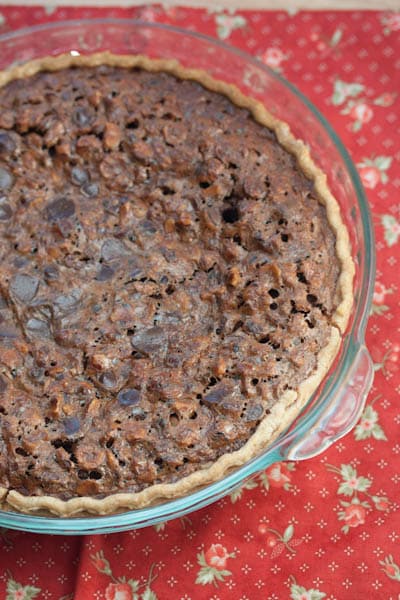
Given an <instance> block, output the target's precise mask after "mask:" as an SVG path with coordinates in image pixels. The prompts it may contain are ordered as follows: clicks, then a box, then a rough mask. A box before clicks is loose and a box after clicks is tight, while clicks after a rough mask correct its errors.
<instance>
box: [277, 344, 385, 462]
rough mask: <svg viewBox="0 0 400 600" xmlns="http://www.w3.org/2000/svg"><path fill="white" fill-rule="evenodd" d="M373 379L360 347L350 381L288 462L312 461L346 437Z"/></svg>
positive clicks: (367, 358)
mask: <svg viewBox="0 0 400 600" xmlns="http://www.w3.org/2000/svg"><path fill="white" fill-rule="evenodd" d="M373 378H374V365H373V362H372V359H371V357H370V355H369V352H368V350H367V348H366V347H365V346H360V347H359V349H358V351H357V353H356V355H355V358H354V362H353V364H352V366H351V368H350V370H349V373H348V375H347V381H345V382H344V383H343V385H341V386H340V387H339V389H338V390H337V391H336V392H335V393H334V394H333V397H332V398H331V400H330V402H329V404H328V406H327V407H326V408H325V409H324V411H323V412H322V414H321V415H320V417H319V418H318V420H317V421H316V422H315V423H314V425H313V426H312V428H311V429H310V430H309V431H308V432H307V434H306V435H304V436H303V438H302V439H301V440H300V441H299V442H297V443H295V444H294V445H292V446H291V447H290V448H289V449H288V451H287V452H286V456H285V459H286V460H304V459H306V458H312V457H313V456H316V455H317V454H320V453H321V452H323V451H324V450H326V449H327V448H328V447H329V446H330V445H331V444H333V443H334V442H336V441H337V440H338V439H340V438H341V437H343V436H344V435H346V433H348V432H349V431H350V430H351V429H352V428H353V427H354V425H355V424H356V423H357V421H358V419H359V417H360V415H361V412H362V410H363V408H364V404H365V400H366V398H367V395H368V392H369V390H370V388H371V385H372V381H373Z"/></svg>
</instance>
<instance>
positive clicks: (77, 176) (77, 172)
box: [71, 167, 89, 185]
mask: <svg viewBox="0 0 400 600" xmlns="http://www.w3.org/2000/svg"><path fill="white" fill-rule="evenodd" d="M71 177H72V181H73V182H74V183H76V184H77V185H83V184H84V183H86V182H87V181H88V179H89V175H88V174H87V173H86V171H85V170H84V169H81V168H80V167H73V168H72V169H71Z"/></svg>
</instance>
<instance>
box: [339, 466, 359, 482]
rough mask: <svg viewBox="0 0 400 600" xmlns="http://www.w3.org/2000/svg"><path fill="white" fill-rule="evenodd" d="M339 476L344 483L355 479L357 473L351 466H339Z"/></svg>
mask: <svg viewBox="0 0 400 600" xmlns="http://www.w3.org/2000/svg"><path fill="white" fill-rule="evenodd" d="M340 474H341V476H342V477H343V479H344V480H345V481H348V480H349V479H353V477H357V471H356V470H355V469H354V468H353V467H352V466H351V465H341V467H340Z"/></svg>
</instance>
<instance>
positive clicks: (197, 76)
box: [0, 52, 354, 517]
mask: <svg viewBox="0 0 400 600" xmlns="http://www.w3.org/2000/svg"><path fill="white" fill-rule="evenodd" d="M102 64H107V65H110V66H119V67H126V68H128V67H134V66H137V67H141V68H143V69H145V70H147V71H155V72H157V71H164V72H169V73H171V74H173V75H175V76H177V77H179V78H181V79H191V80H195V81H198V82H199V83H201V84H202V85H203V86H204V87H206V88H207V89H209V90H211V91H215V92H219V93H221V94H224V95H225V96H227V97H228V98H229V99H230V100H231V101H232V102H233V103H235V104H236V105H238V106H240V107H244V108H247V109H248V110H249V111H250V112H251V113H252V115H253V117H254V118H255V120H256V121H258V122H259V123H261V124H262V125H265V126H266V127H268V128H270V129H272V130H273V131H274V132H275V134H276V136H277V139H278V141H279V143H280V144H281V145H282V146H283V147H284V148H285V149H286V150H287V151H288V152H290V153H291V154H293V155H294V156H296V158H297V161H298V164H299V166H300V168H301V169H302V171H303V172H304V173H305V175H306V176H307V177H308V178H309V179H311V180H313V182H314V185H315V189H316V191H317V194H318V198H319V201H320V202H321V203H323V204H324V205H325V207H326V211H327V216H328V220H329V223H330V226H331V227H332V229H333V231H334V233H335V236H336V253H337V257H338V259H339V261H340V263H341V273H340V276H339V282H338V296H339V298H340V301H339V304H338V306H337V309H336V311H335V313H334V315H333V318H332V323H333V327H332V330H331V338H330V341H329V343H328V344H327V345H326V346H325V348H323V350H322V351H321V352H320V354H319V355H318V362H317V364H318V366H317V369H316V370H315V372H314V373H313V374H312V375H311V376H310V377H308V378H307V379H306V380H305V381H303V383H302V384H301V385H300V386H299V389H298V390H297V392H294V391H287V392H285V393H284V394H283V395H282V396H281V398H280V399H279V401H278V402H277V403H276V404H275V405H274V406H273V408H272V409H271V413H270V414H269V415H268V416H267V417H266V418H264V420H263V421H262V422H261V423H260V425H259V426H258V428H257V431H256V432H255V433H254V434H253V436H252V437H251V438H250V439H249V440H248V441H247V443H246V444H245V445H244V446H243V447H242V448H241V449H240V450H238V451H236V452H232V453H230V454H225V455H223V456H221V457H220V458H219V459H218V460H217V461H215V462H214V463H213V464H211V465H210V466H209V467H207V468H205V469H202V470H200V471H197V472H196V473H192V474H191V475H189V476H187V477H184V478H183V479H181V480H180V481H178V482H176V483H169V484H157V485H153V486H151V487H149V488H147V489H145V490H142V491H141V492H138V493H119V494H113V495H110V496H108V497H107V498H104V499H100V500H99V499H95V498H89V497H77V498H73V499H71V500H67V501H64V500H60V499H57V498H53V497H51V496H29V497H26V496H23V495H22V494H20V493H18V492H16V491H14V490H7V489H5V488H1V487H0V506H2V507H3V508H4V509H5V510H12V509H16V510H18V511H20V512H25V513H26V512H27V513H37V512H39V511H43V510H44V511H45V512H46V513H52V514H54V515H58V516H63V517H70V516H73V515H76V514H78V513H84V512H85V513H91V514H98V515H105V514H111V513H116V512H120V511H121V510H128V509H135V508H140V507H144V506H149V505H151V504H154V503H156V502H157V501H163V500H167V499H170V498H176V497H180V496H184V495H186V494H188V493H190V492H193V491H195V490H196V489H198V488H201V487H204V486H205V485H208V484H210V483H212V482H215V481H217V480H218V479H221V478H222V477H223V476H225V475H226V474H227V473H228V472H230V471H231V470H232V469H234V468H236V467H239V466H241V465H243V464H244V463H245V462H247V461H248V460H250V459H251V458H253V457H254V456H256V455H257V454H258V453H259V452H260V451H261V450H262V449H264V448H266V447H267V445H268V444H269V443H271V442H272V441H273V440H275V439H276V438H277V437H278V435H279V434H280V433H281V432H282V431H283V430H284V429H286V428H287V427H288V426H289V425H290V424H291V423H292V421H293V420H294V419H295V417H296V416H297V415H298V414H299V412H300V411H301V409H302V408H303V407H304V405H305V404H306V403H307V401H308V399H309V398H310V396H311V394H312V393H313V392H314V391H315V389H316V388H317V387H318V385H319V384H320V382H321V381H322V379H323V378H324V376H325V375H326V373H327V371H328V370H329V368H330V366H331V364H332V362H333V359H334V358H335V356H336V354H337V352H338V350H339V346H340V341H341V334H343V333H344V331H345V329H346V326H347V322H348V319H349V316H350V313H351V310H352V305H353V293H352V283H353V277H354V263H353V260H352V258H351V252H350V242H349V236H348V232H347V229H346V227H345V226H344V224H343V222H342V219H341V216H340V209H339V206H338V204H337V202H336V200H335V198H334V197H333V196H332V194H331V193H330V191H329V189H328V186H327V181H326V175H325V174H324V173H323V172H322V171H321V170H320V169H319V168H318V167H317V166H316V165H315V164H314V162H313V161H312V159H311V156H310V153H309V151H308V149H307V147H306V145H305V144H304V143H303V142H301V141H300V140H296V139H295V138H294V137H293V135H292V134H291V132H290V129H289V126H288V125H287V124H286V123H284V122H282V121H279V120H278V119H275V118H274V117H273V116H272V115H271V114H270V113H269V112H268V111H267V110H266V109H265V107H264V106H263V105H262V104H261V103H260V102H258V101H256V100H253V99H251V98H249V97H247V96H245V95H244V94H242V92H240V91H239V90H238V89H237V88H236V87H235V86H233V85H230V84H227V83H225V82H222V81H217V80H215V79H213V78H212V77H211V76H209V75H208V74H207V73H205V72H204V71H200V70H197V69H186V68H184V67H182V66H181V65H180V64H179V63H178V62H176V61H174V60H163V59H157V60H155V59H149V58H147V57H145V56H118V55H113V54H111V53H109V52H103V53H98V54H93V55H90V56H71V55H70V54H64V55H60V56H57V57H46V58H43V59H37V60H34V61H31V62H29V63H26V64H24V65H19V66H15V67H13V68H11V69H9V70H7V71H3V72H1V73H0V87H1V86H4V85H6V84H7V83H8V82H10V81H12V80H14V79H19V78H25V77H29V76H31V75H34V74H35V73H38V72H39V71H45V70H47V71H57V70H61V69H65V68H68V67H71V66H73V65H74V66H97V65H102Z"/></svg>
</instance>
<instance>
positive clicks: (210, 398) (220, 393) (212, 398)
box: [203, 385, 228, 404]
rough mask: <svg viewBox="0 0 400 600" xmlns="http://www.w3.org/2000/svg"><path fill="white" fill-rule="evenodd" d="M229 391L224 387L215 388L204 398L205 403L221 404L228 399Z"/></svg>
mask: <svg viewBox="0 0 400 600" xmlns="http://www.w3.org/2000/svg"><path fill="white" fill-rule="evenodd" d="M227 393H228V390H227V389H226V387H225V386H224V385H219V386H217V387H214V389H213V390H211V392H209V393H208V394H207V395H206V396H204V398H203V401H204V402H205V403H207V404H219V403H220V402H222V400H223V399H224V398H225V397H226V395H227Z"/></svg>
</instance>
